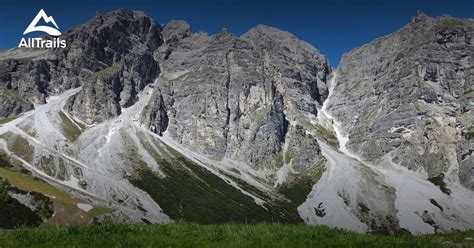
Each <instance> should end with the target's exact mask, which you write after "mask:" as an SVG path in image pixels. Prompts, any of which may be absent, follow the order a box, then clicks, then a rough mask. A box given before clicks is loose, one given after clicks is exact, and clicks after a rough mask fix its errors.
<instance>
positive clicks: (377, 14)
mask: <svg viewBox="0 0 474 248" xmlns="http://www.w3.org/2000/svg"><path fill="white" fill-rule="evenodd" d="M1 6H2V8H1V9H0V13H1V15H0V49H6V48H10V47H15V46H17V45H18V42H19V41H20V39H21V37H22V34H23V31H24V30H25V28H26V27H27V26H28V25H29V23H30V22H31V20H32V19H33V17H34V16H35V15H36V14H37V12H38V11H39V9H41V8H43V9H44V10H45V11H46V13H47V14H48V15H52V16H53V17H54V19H55V20H56V22H57V24H58V26H59V28H60V30H61V31H65V30H67V29H69V28H70V27H72V26H74V25H78V24H82V23H84V22H86V21H87V20H89V19H90V18H91V17H93V16H94V15H95V13H96V12H97V11H98V12H108V11H111V10H114V9H117V8H120V7H125V8H129V9H135V10H143V11H145V12H147V13H148V14H149V15H150V16H151V17H153V19H155V20H156V21H158V22H159V23H160V24H164V23H166V22H168V21H169V20H172V19H182V20H186V21H187V22H188V23H190V24H191V26H192V28H193V30H194V31H205V32H208V33H210V34H213V33H216V32H218V31H220V30H221V29H222V27H223V26H224V25H226V26H227V27H228V28H229V30H230V31H232V32H234V33H235V34H237V35H241V34H242V33H244V32H245V31H247V30H249V29H250V28H252V27H253V26H255V25H257V24H266V25H269V26H273V27H276V28H279V29H283V30H287V31H289V32H291V33H293V34H295V35H296V36H297V37H299V38H300V39H302V40H305V41H307V42H309V43H311V44H312V45H313V46H315V47H316V48H318V49H319V50H320V51H321V52H322V53H323V54H324V55H325V56H326V57H327V58H329V60H330V61H331V64H332V65H333V66H337V64H338V63H339V60H340V57H341V56H342V54H343V53H345V52H348V51H350V50H351V49H353V48H355V47H357V46H360V45H363V44H365V43H367V42H369V41H371V40H373V39H375V38H377V37H380V36H383V35H386V34H389V33H391V32H393V31H395V30H397V29H399V28H400V27H402V26H404V25H406V24H407V23H408V22H409V21H410V18H411V16H413V15H415V13H416V10H418V9H419V10H422V11H423V12H425V13H426V14H428V15H430V16H440V15H442V14H448V15H451V16H455V17H461V18H474V0H410V1H407V0H399V1H396V0H393V1H384V0H379V1H377V0H333V1H331V0H320V1H318V0H315V1H309V0H307V1H303V0H273V1H264V0H260V1H259V0H254V1H251V0H221V1H217V0H205V1H198V0H195V1H184V0H174V1H170V0H167V1H152V0H150V1H144V0H130V1H125V0H123V1H110V0H96V1H92V0H82V1H71V0H69V1H57V2H55V1H33V0H16V1H12V0H2V2H1Z"/></svg>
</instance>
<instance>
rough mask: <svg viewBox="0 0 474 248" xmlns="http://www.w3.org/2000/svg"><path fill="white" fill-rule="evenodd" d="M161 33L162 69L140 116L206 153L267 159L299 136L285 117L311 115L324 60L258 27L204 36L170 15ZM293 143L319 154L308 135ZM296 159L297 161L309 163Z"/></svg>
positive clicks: (322, 87)
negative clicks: (303, 142)
mask: <svg viewBox="0 0 474 248" xmlns="http://www.w3.org/2000/svg"><path fill="white" fill-rule="evenodd" d="M170 29H171V30H173V31H171V30H170ZM163 33H164V34H166V35H164V40H165V44H164V46H163V47H160V48H159V49H158V52H157V53H156V55H157V57H158V60H159V61H160V67H161V70H162V71H161V76H160V79H159V81H158V85H157V86H156V87H155V91H154V93H153V94H154V95H153V98H152V100H151V101H150V104H149V106H148V107H147V108H146V109H145V111H144V112H143V114H142V121H143V123H144V124H145V125H146V126H148V127H150V129H151V130H153V131H155V132H157V133H162V132H163V131H167V133H168V134H169V135H170V136H171V137H172V138H174V139H176V140H177V141H178V142H180V143H182V144H183V145H185V146H187V147H189V148H190V149H192V150H194V151H197V152H199V153H201V154H205V155H208V156H209V157H211V158H214V159H222V158H224V157H228V158H231V159H235V160H239V161H243V162H246V163H249V164H251V165H253V166H259V167H264V166H267V165H271V164H272V163H273V161H272V160H273V157H274V156H275V154H277V153H279V152H282V150H283V148H284V144H285V143H290V142H291V140H292V139H298V138H300V137H299V136H298V134H297V132H296V128H295V127H294V126H293V125H292V124H291V123H296V122H297V121H298V120H299V119H301V118H306V116H313V117H315V116H316V114H317V108H318V107H320V105H321V103H322V101H323V100H324V99H325V97H326V95H327V86H326V82H327V78H328V75H329V73H330V67H329V63H328V62H327V60H326V59H325V58H324V57H323V56H322V55H321V54H320V53H319V52H318V51H317V50H316V49H314V48H313V47H311V46H310V45H308V44H306V43H304V42H302V41H300V40H298V39H297V38H296V37H294V36H293V35H291V34H289V33H287V32H284V31H280V30H277V29H274V28H270V27H266V26H257V27H255V28H253V29H251V30H250V31H249V32H247V33H246V34H244V35H243V36H242V37H236V36H235V35H233V34H232V33H230V32H228V31H227V30H226V29H224V30H222V32H220V33H218V34H216V35H213V36H208V35H207V34H204V33H191V32H190V27H189V25H187V24H185V23H183V22H181V23H178V22H171V23H170V24H168V25H166V26H165V27H164V30H163ZM313 141H314V140H313ZM309 143H311V142H309ZM293 144H294V146H295V149H296V150H298V152H300V150H301V152H302V153H306V152H309V153H313V151H315V152H316V153H318V146H317V142H315V141H314V142H312V143H311V145H312V146H311V149H310V146H307V147H296V146H300V145H301V144H299V143H298V142H293ZM304 149H308V150H304ZM302 150H304V152H303V151H302ZM311 150H313V151H311ZM302 159H303V160H304V163H305V164H301V165H300V166H301V167H308V165H311V164H312V163H311V160H313V158H305V157H302Z"/></svg>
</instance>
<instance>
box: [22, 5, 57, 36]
mask: <svg viewBox="0 0 474 248" xmlns="http://www.w3.org/2000/svg"><path fill="white" fill-rule="evenodd" d="M41 18H43V20H44V21H45V22H46V23H50V22H51V23H52V24H53V25H54V26H55V27H56V29H55V28H53V27H49V26H36V25H37V24H38V22H39V20H40V19H41ZM58 29H59V27H58V25H57V24H56V22H55V21H54V18H53V17H52V16H48V15H47V14H46V12H44V10H43V9H41V10H40V11H39V12H38V14H37V15H36V17H35V19H33V21H31V23H30V25H29V26H28V27H27V28H26V30H25V32H23V35H25V34H28V33H31V32H35V31H41V32H45V33H47V34H49V35H52V36H59V35H61V32H59V30H58Z"/></svg>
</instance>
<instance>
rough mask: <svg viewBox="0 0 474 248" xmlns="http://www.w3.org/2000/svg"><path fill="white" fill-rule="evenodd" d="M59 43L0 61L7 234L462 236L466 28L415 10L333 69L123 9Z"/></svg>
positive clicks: (468, 141)
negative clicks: (219, 226) (84, 228)
mask: <svg viewBox="0 0 474 248" xmlns="http://www.w3.org/2000/svg"><path fill="white" fill-rule="evenodd" d="M62 39H65V40H67V42H68V46H67V48H65V49H61V48H57V49H52V50H47V49H24V48H22V49H19V48H15V49H10V50H6V51H2V52H0V103H2V104H1V105H0V117H2V119H0V122H2V124H1V126H0V145H1V147H0V148H1V153H0V162H1V163H0V177H1V178H3V179H2V180H0V192H6V193H3V195H6V196H5V197H4V199H1V198H0V203H1V202H2V200H5V201H6V200H8V201H9V202H10V203H12V204H13V203H14V204H16V205H18V206H21V207H18V209H19V210H18V211H23V212H22V214H12V216H13V217H12V218H13V219H11V220H9V221H10V222H8V226H5V227H10V226H12V225H13V226H14V221H15V220H17V222H18V223H29V224H28V225H33V226H34V225H40V224H41V223H51V224H66V225H68V224H74V223H87V222H89V223H92V222H102V221H104V220H109V219H110V220H113V221H115V222H131V223H168V222H170V221H173V220H186V221H191V222H198V223H224V222H246V223H248V222H262V221H266V222H283V223H298V222H305V223H307V224H310V225H328V226H332V227H338V228H344V229H348V230H354V231H358V232H376V233H390V234H398V233H413V234H422V233H434V232H446V231H451V230H464V229H472V228H474V180H473V178H474V158H473V154H472V153H473V150H474V142H473V140H474V139H473V138H474V113H473V109H474V84H473V83H472V82H473V77H474V69H473V68H474V60H473V59H474V58H473V56H474V21H473V20H461V19H456V18H452V17H449V16H441V17H437V18H432V17H428V16H426V15H424V14H423V13H421V12H419V13H417V15H416V16H414V17H413V18H412V20H411V21H410V22H409V23H408V24H407V25H406V26H405V27H403V28H401V29H400V30H397V31H396V32H394V33H392V34H390V35H387V36H385V37H382V38H378V39H376V40H374V41H372V42H370V43H369V44H366V45H364V46H362V47H359V48H355V49H354V50H352V51H350V52H349V53H347V54H345V55H344V57H343V58H342V60H341V62H340V64H339V66H338V67H337V68H333V67H331V65H330V63H329V61H328V60H327V59H326V58H325V57H324V56H323V55H322V54H321V53H320V52H319V51H318V50H317V49H316V48H314V47H313V46H311V45H310V44H308V43H306V42H304V41H302V40H299V39H298V38H297V37H295V36H294V35H292V34H291V33H288V32H286V31H282V30H278V29H276V28H272V27H268V26H264V25H258V26H256V27H254V28H252V29H250V30H249V31H247V32H246V33H244V34H243V35H241V36H236V35H235V34H233V33H232V32H231V31H229V30H228V29H227V28H225V27H224V28H223V29H222V30H221V31H220V32H218V33H216V34H214V35H209V34H207V33H203V32H194V31H193V30H192V28H191V25H189V24H188V23H186V22H185V21H170V22H169V23H167V24H165V25H161V24H158V23H157V22H155V21H154V20H153V19H152V18H150V17H149V16H147V14H146V13H144V12H140V11H130V10H125V9H119V10H116V11H113V12H110V13H107V14H97V15H96V16H94V17H93V18H92V19H91V20H90V21H88V22H87V23H85V24H83V25H79V26H76V27H74V28H72V29H71V30H69V31H67V32H65V33H64V34H63V36H62ZM9 211H11V210H9ZM22 216H23V217H22ZM24 216H29V217H28V221H25V220H24V219H22V218H25V217H24ZM15 218H18V219H15ZM12 220H13V221H12ZM12 222H13V224H12ZM2 227H3V226H2V224H1V223H0V228H2Z"/></svg>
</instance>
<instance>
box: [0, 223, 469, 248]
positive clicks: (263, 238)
mask: <svg viewBox="0 0 474 248" xmlns="http://www.w3.org/2000/svg"><path fill="white" fill-rule="evenodd" d="M473 237H474V231H466V232H456V233H449V234H436V235H424V236H410V235H401V236H387V235H374V234H357V233H354V232H347V231H342V230H337V229H331V228H329V227H325V226H318V227H314V226H305V225H282V224H263V223H262V224H254V225H248V224H222V225H199V224H190V223H183V222H178V223H173V224H168V225H127V224H119V225H114V224H103V225H88V226H78V227H64V228H21V229H17V230H14V231H8V232H1V231H0V244H1V245H2V247H48V248H49V247H364V248H365V247H410V248H411V247H426V248H437V247H473V246H474V240H473Z"/></svg>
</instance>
